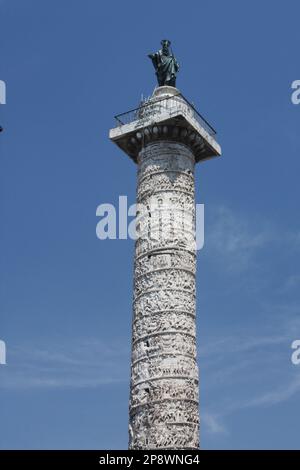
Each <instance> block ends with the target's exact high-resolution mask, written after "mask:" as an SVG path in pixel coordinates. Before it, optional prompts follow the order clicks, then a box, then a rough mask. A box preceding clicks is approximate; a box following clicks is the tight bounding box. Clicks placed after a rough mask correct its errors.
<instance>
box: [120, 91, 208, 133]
mask: <svg viewBox="0 0 300 470" xmlns="http://www.w3.org/2000/svg"><path fill="white" fill-rule="evenodd" d="M178 98H179V99H178ZM178 109H180V110H181V111H182V113H183V114H189V115H190V116H191V117H193V118H194V119H195V120H196V121H197V122H198V123H199V124H200V126H201V127H203V128H204V129H205V130H206V132H208V134H209V135H211V136H214V135H216V133H217V132H216V130H215V129H214V128H213V127H212V126H211V125H210V124H209V123H208V122H207V120H206V119H205V118H204V117H203V116H202V115H201V114H200V113H199V112H198V111H197V110H196V108H195V107H194V106H193V105H192V104H191V103H190V102H189V101H188V100H187V99H186V98H185V97H184V96H183V95H182V94H181V93H178V94H177V95H172V96H168V97H167V98H160V99H156V100H153V99H149V100H148V101H146V102H143V103H142V104H141V105H140V106H139V107H138V108H135V109H130V110H129V111H127V112H126V113H121V114H117V115H116V116H115V120H116V123H117V126H123V125H124V124H130V123H131V122H134V121H138V120H141V119H150V118H151V116H153V115H154V114H157V113H162V112H169V113H170V115H172V112H173V111H178Z"/></svg>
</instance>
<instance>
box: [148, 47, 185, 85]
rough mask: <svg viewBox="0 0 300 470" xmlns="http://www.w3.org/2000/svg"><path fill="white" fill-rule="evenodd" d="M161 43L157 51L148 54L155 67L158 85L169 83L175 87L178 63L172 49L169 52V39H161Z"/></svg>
mask: <svg viewBox="0 0 300 470" xmlns="http://www.w3.org/2000/svg"><path fill="white" fill-rule="evenodd" d="M161 45H162V48H161V49H160V50H159V51H158V52H155V53H154V54H148V57H149V58H150V59H151V60H152V63H153V66H154V68H155V73H156V76H157V81H158V86H164V85H169V86H173V87H176V74H177V72H178V70H179V64H178V62H177V60H176V58H175V57H174V54H173V52H172V50H171V52H170V45H171V41H169V40H168V39H163V40H162V41H161Z"/></svg>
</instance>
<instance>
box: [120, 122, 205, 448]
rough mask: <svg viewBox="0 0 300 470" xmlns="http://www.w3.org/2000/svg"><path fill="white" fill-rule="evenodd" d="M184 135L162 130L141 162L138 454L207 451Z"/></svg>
mask: <svg viewBox="0 0 300 470" xmlns="http://www.w3.org/2000/svg"><path fill="white" fill-rule="evenodd" d="M184 132H185V133H186V131H185V130H184V129H181V128H180V127H177V126H174V125H172V126H154V127H153V130H152V133H151V135H150V133H149V132H148V134H147V135H146V136H145V135H144V136H143V139H144V143H143V146H142V148H141V150H140V152H139V155H138V158H137V162H138V184H137V203H138V207H137V209H138V216H137V232H138V238H137V240H136V245H135V263H134V298H133V327H132V362H131V384H130V422H129V436H130V442H129V448H130V449H197V448H198V447H199V411H198V368H197V363H196V321H195V314H196V306H195V300H196V292H195V288H196V287H195V274H196V251H195V188H194V166H195V157H194V154H193V152H192V151H191V149H190V147H189V146H188V145H186V144H185V143H182V141H183V140H184V139H183V138H181V137H182V136H181V134H182V133H184ZM169 136H170V137H171V138H170V139H169V138H168V137H169ZM183 137H184V136H183Z"/></svg>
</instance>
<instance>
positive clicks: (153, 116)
mask: <svg viewBox="0 0 300 470" xmlns="http://www.w3.org/2000/svg"><path fill="white" fill-rule="evenodd" d="M115 119H116V123H117V126H116V127H114V128H113V129H111V130H110V132H109V137H110V139H111V140H112V141H113V142H115V143H116V144H117V145H118V146H119V147H120V148H121V149H122V150H123V151H124V152H125V153H126V154H127V155H128V156H129V157H130V158H132V159H133V161H134V162H135V163H137V157H138V154H139V152H140V151H141V149H142V148H143V147H145V146H146V145H147V144H148V143H150V142H154V141H158V140H165V141H175V142H180V143H183V144H185V145H187V146H188V147H189V148H190V149H191V150H192V152H193V153H194V155H195V161H196V162H200V161H203V160H207V159H210V158H212V157H216V156H220V155H221V147H220V145H219V144H218V143H217V141H216V132H215V130H214V129H213V128H212V127H211V126H210V124H209V123H208V122H207V121H206V120H205V119H204V118H203V116H201V115H200V114H199V113H198V111H197V110H196V109H195V108H194V106H193V105H192V104H191V103H189V102H188V100H187V99H186V98H184V96H183V95H182V94H181V93H180V91H179V90H178V89H177V88H174V87H170V86H162V87H157V88H155V90H154V92H153V94H152V96H151V97H150V98H149V99H148V100H145V101H144V102H142V103H141V104H140V106H139V107H138V108H136V109H133V110H130V111H128V112H126V113H122V114H119V115H117V116H115Z"/></svg>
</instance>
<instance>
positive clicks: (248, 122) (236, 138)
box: [0, 0, 300, 449]
mask: <svg viewBox="0 0 300 470" xmlns="http://www.w3.org/2000/svg"><path fill="white" fill-rule="evenodd" d="M0 15H1V31H0V47H1V63H0V79H2V80H5V81H6V83H7V104H6V105H5V106H0V119H1V122H0V123H1V124H2V125H3V126H4V127H5V133H3V134H2V135H1V136H0V152H1V172H0V174H1V181H0V183H1V205H0V216H1V267H0V274H1V303H0V314H1V315H0V339H3V340H5V342H6V344H7V362H8V364H7V365H6V366H5V367H4V366H0V448H1V449H7V448H9V449H14V448H22V449H32V448H36V449H40V448H49V449H50V448H67V449H76V448H82V449H97V448H100V449H101V448H126V446H127V409H128V394H129V354H130V331H131V295H132V259H133V242H132V241H130V240H128V241H126V240H122V241H100V240H98V239H97V238H96V235H95V227H96V223H97V218H96V216H95V212H96V207H97V206H98V205H99V204H101V203H103V202H111V203H117V201H118V197H119V195H128V198H129V201H131V202H134V199H135V184H136V183H135V178H136V174H135V171H136V168H135V166H134V164H133V163H132V162H131V161H130V160H129V159H128V158H127V157H126V156H125V155H124V154H122V152H121V151H120V150H119V149H118V148H117V147H115V146H114V145H113V144H112V143H111V142H110V141H109V140H108V130H109V128H110V127H112V126H113V124H114V122H113V115H114V114H117V113H120V112H123V111H126V110H128V109H130V108H132V107H135V106H136V105H137V103H138V101H139V99H140V96H141V94H142V93H143V94H144V95H149V94H151V92H152V90H153V88H154V86H155V77H154V73H153V69H152V64H151V62H150V61H149V59H148V58H147V56H146V54H147V53H148V52H151V51H154V50H156V49H157V48H158V47H159V41H160V40H161V39H162V38H170V39H171V40H172V45H173V48H174V52H175V53H176V56H177V57H178V60H179V62H180V64H181V71H180V74H179V77H178V81H177V84H178V88H180V90H181V91H182V93H183V94H184V95H186V96H187V98H189V99H190V100H191V101H193V102H194V103H195V104H196V106H197V108H198V109H199V111H200V112H201V113H203V114H204V115H205V116H206V117H207V118H208V120H209V121H210V122H211V123H212V124H213V125H214V126H215V127H216V128H217V130H218V140H219V142H220V144H221V145H222V149H223V157H222V158H221V159H216V160H212V161H209V162H206V163H204V164H202V165H198V167H197V172H196V179H197V181H196V185H197V202H199V203H204V204H205V216H206V229H205V230H206V232H205V237H206V239H205V247H204V249H203V250H202V251H201V252H200V253H199V258H198V278H197V289H198V306H197V315H198V346H199V363H200V373H201V387H200V392H201V416H202V427H201V442H202V448H204V449H212V448H226V449H229V448H299V447H300V446H299V432H298V429H299V398H300V366H298V367H296V366H293V365H292V363H291V361H290V356H291V349H290V345H291V342H292V341H293V340H294V339H299V338H300V320H299V300H300V291H299V284H300V268H299V260H300V225H299V195H300V189H299V170H300V166H299V152H300V136H299V122H300V106H294V105H292V103H291V99H290V95H291V89H290V86H291V83H292V81H294V80H296V79H300V69H299V21H300V20H299V18H300V4H299V2H298V1H286V2H271V1H266V2H262V1H257V0H255V1H254V0H252V1H251V2H250V1H248V2H240V1H231V0H229V1H226V2H224V1H221V0H219V1H186V2H179V1H178V0H177V1H173V2H162V1H156V0H154V1H152V2H151V3H150V2H141V1H127V2H124V1H116V2H108V1H98V0H85V1H79V0H72V1H71V0H60V1H58V0H51V1H50V0H44V1H43V2H41V1H38V0H27V1H26V2H25V1H23V0H0Z"/></svg>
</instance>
